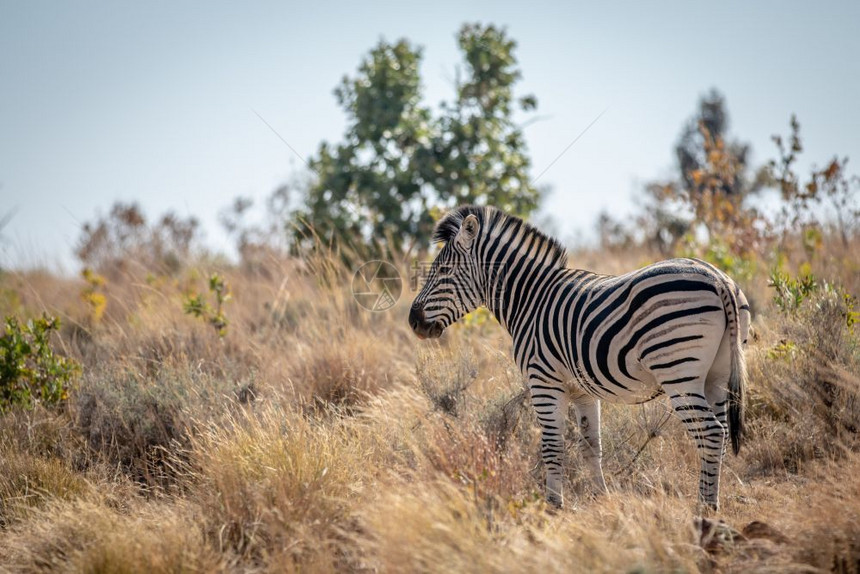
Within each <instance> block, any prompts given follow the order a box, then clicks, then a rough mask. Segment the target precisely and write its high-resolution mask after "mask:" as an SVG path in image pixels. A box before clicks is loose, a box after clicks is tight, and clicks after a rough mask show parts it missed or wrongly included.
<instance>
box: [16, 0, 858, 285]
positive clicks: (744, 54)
mask: <svg viewBox="0 0 860 574" xmlns="http://www.w3.org/2000/svg"><path fill="white" fill-rule="evenodd" d="M467 21H468V22H472V21H481V22H486V23H494V24H497V25H501V26H505V27H507V29H508V31H509V33H510V35H511V36H512V37H513V38H515V39H516V40H517V42H518V43H519V48H518V51H517V54H518V56H519V60H520V64H521V67H522V70H523V76H524V77H523V81H522V83H521V85H520V93H521V94H525V93H533V94H535V95H536V96H537V97H538V100H539V103H540V106H539V111H538V115H539V116H541V117H542V118H543V119H542V120H541V121H538V122H535V123H532V124H530V125H528V127H526V129H525V133H526V139H527V142H528V145H529V148H530V151H531V154H532V157H533V163H534V169H533V174H534V175H537V174H538V173H540V172H541V171H542V170H543V169H544V168H545V167H546V166H547V165H548V164H550V163H551V162H552V160H553V159H554V158H555V157H556V156H557V155H558V154H559V153H560V152H561V151H562V150H563V149H564V148H565V147H566V146H567V145H568V144H569V143H570V141H571V140H572V139H573V138H574V137H576V135H577V134H578V133H579V132H580V131H581V130H582V129H583V128H584V127H585V126H586V125H587V124H588V123H589V122H591V121H592V120H593V119H594V118H595V116H597V115H598V114H599V113H600V112H601V111H602V110H604V109H605V108H608V111H607V112H606V114H605V115H604V116H603V117H602V118H601V119H600V120H599V121H598V122H597V123H596V124H595V125H594V127H592V128H591V130H590V131H589V132H588V133H587V134H585V135H584V136H583V137H582V139H581V140H580V141H579V142H577V143H576V145H574V146H573V147H572V148H571V149H570V150H569V151H568V152H567V153H566V154H565V155H564V157H562V158H561V159H560V160H559V161H558V162H557V163H556V164H555V165H554V166H553V167H552V168H551V169H549V170H548V171H547V172H546V174H544V175H543V177H542V178H541V180H540V183H542V184H548V185H551V186H552V189H553V193H552V195H551V196H550V197H549V198H548V200H547V202H546V205H545V208H544V211H545V212H546V213H549V214H551V215H552V216H553V217H554V218H555V220H556V227H557V230H558V232H559V234H560V235H561V236H562V237H573V236H576V235H577V234H586V235H588V234H590V233H591V232H592V230H593V225H594V220H595V218H596V216H597V215H598V213H599V212H600V211H601V210H603V209H606V210H609V211H611V212H614V213H616V214H624V213H628V212H630V211H631V210H632V209H633V202H632V197H633V196H634V195H635V194H636V192H637V190H638V189H640V188H641V183H642V182H643V181H646V180H648V179H651V178H654V177H658V176H661V175H667V174H669V173H670V172H671V170H672V166H673V157H672V145H673V143H674V141H675V139H676V138H677V135H678V133H679V131H680V129H681V126H682V123H683V122H684V121H685V120H686V119H687V118H688V117H689V116H690V114H691V113H692V112H693V110H694V108H695V105H696V101H697V99H698V97H699V96H700V95H701V94H703V93H705V92H706V91H707V90H708V89H710V88H711V87H712V86H714V87H717V88H719V89H720V90H721V91H722V92H723V93H724V94H725V95H726V98H727V101H728V104H729V111H730V113H731V116H732V130H733V132H734V133H735V134H737V135H739V136H741V137H742V138H743V139H746V140H748V141H750V142H751V143H752V144H753V148H754V152H755V154H754V158H755V160H757V161H761V160H764V159H766V158H768V157H771V156H772V154H773V149H774V148H773V145H772V143H771V142H770V136H771V135H772V134H774V133H776V132H780V133H785V132H786V131H787V123H788V119H789V116H790V115H791V114H792V113H797V114H798V116H799V118H800V121H801V123H802V125H803V133H804V136H805V143H806V148H807V152H808V153H807V154H806V157H807V158H808V160H809V161H812V162H816V163H818V164H822V163H823V162H825V161H826V160H827V159H829V158H830V157H832V156H833V155H834V154H837V153H838V154H840V155H848V156H850V157H852V158H853V165H852V167H854V168H856V165H857V163H858V162H860V139H858V136H857V134H858V128H860V109H858V106H860V104H858V102H860V31H858V30H860V3H858V2H847V1H846V2H831V3H826V4H824V3H811V2H809V3H803V2H784V1H783V2H776V1H772V2H754V3H753V2H709V3H698V2H696V3H694V2H661V3H659V6H658V5H657V4H656V3H646V2H624V3H600V4H599V5H598V4H597V3H594V4H592V5H588V6H583V5H578V4H574V3H525V2H475V3H469V4H468V5H464V3H461V2H448V1H441V0H438V1H434V2H421V3H416V4H414V5H413V4H410V3H405V2H397V3H394V2H391V3H382V2H379V3H373V2H349V3H346V2H343V3H341V2H331V3H328V2H316V3H313V4H310V3H302V4H298V3H286V2H226V1H224V2H214V1H210V2H200V3H197V4H196V5H195V3H191V2H135V3H132V2H107V1H104V2H84V1H70V2H60V1H55V2H41V1H33V0H27V1H20V2H19V1H12V0H0V216H2V215H3V214H5V213H7V212H8V211H9V210H11V209H15V210H17V211H16V213H15V216H14V218H13V220H12V221H11V223H10V224H9V225H8V226H7V227H6V228H5V229H4V230H3V231H2V239H0V242H2V243H0V261H2V262H5V263H6V264H9V263H13V264H23V265H29V264H34V263H46V264H49V265H52V266H53V265H56V264H65V265H66V266H67V267H68V268H69V269H70V270H71V269H73V267H74V261H73V259H72V257H71V255H70V253H71V248H72V246H73V245H74V242H75V240H76V238H77V237H78V231H79V226H80V224H81V223H82V222H84V221H87V220H91V219H92V218H93V217H94V215H95V214H96V213H97V211H99V210H100V211H101V212H102V213H103V212H106V211H107V209H108V208H109V207H110V205H111V204H112V203H113V202H114V201H115V200H120V199H121V200H125V201H130V200H138V201H140V202H141V204H142V205H143V206H144V207H145V209H146V211H147V212H148V213H149V214H150V215H151V216H153V217H154V216H155V215H157V214H159V213H161V212H163V211H165V210H167V209H175V210H176V211H177V212H178V213H180V214H182V215H188V214H194V215H196V216H198V217H199V218H200V219H201V221H202V222H203V224H204V226H205V229H206V237H207V241H208V242H209V243H210V244H212V245H216V246H223V245H225V240H224V238H223V237H222V232H221V229H220V228H219V226H218V225H217V213H218V211H219V210H220V209H222V208H224V207H226V206H227V205H229V203H230V202H231V200H232V198H233V197H235V196H236V195H240V194H241V195H248V196H252V197H255V198H258V199H262V198H263V197H265V196H266V195H267V194H269V193H270V192H271V190H272V189H273V188H275V187H276V186H277V185H278V184H280V183H282V182H284V181H287V180H289V179H290V178H293V177H295V176H296V175H299V174H301V172H302V169H303V167H304V166H303V164H302V163H301V161H299V160H297V159H296V158H295V157H294V156H293V155H292V153H291V152H290V150H289V149H287V148H286V146H284V145H283V143H281V142H280V141H279V140H278V139H277V138H276V137H275V136H274V135H273V134H272V133H271V132H270V131H269V130H268V128H267V127H266V126H265V125H263V124H262V122H261V121H260V120H259V119H258V118H257V117H256V116H255V115H254V110H256V111H257V112H259V113H260V114H261V115H262V116H263V117H265V118H266V119H267V121H268V122H269V123H271V124H272V125H273V126H274V127H275V128H276V129H277V130H278V131H279V132H280V134H281V135H282V136H283V137H284V138H285V139H286V140H287V141H288V142H289V143H290V144H291V145H292V146H293V147H294V148H295V149H296V150H297V151H298V152H299V153H301V154H302V155H303V156H305V157H307V156H309V155H311V154H313V153H314V151H315V150H316V148H317V145H318V144H319V142H320V141H322V140H328V141H338V140H339V138H340V137H341V134H342V132H343V129H344V116H343V114H342V112H341V110H340V109H339V108H338V107H337V104H336V102H335V99H334V97H333V96H332V90H333V88H334V87H335V86H336V85H337V84H338V82H339V81H340V79H341V77H342V76H343V75H344V74H352V73H353V72H354V71H355V69H356V67H357V66H358V63H359V61H360V59H361V57H362V56H363V55H364V54H365V53H366V52H367V51H368V50H369V49H370V48H371V47H372V46H373V45H374V44H376V42H377V41H378V40H379V39H380V38H381V37H384V38H386V39H389V40H395V39H398V38H400V37H406V38H409V39H410V40H411V41H412V42H414V43H416V44H419V45H422V46H424V50H425V51H424V55H425V58H424V64H423V76H424V79H425V94H426V97H427V101H429V102H430V103H432V104H436V103H438V102H439V101H441V100H442V99H447V98H450V96H451V95H452V79H453V77H454V73H455V72H454V70H455V66H456V65H457V64H458V63H459V54H458V52H457V47H456V42H455V33H456V31H457V30H458V28H459V27H460V25H461V24H462V23H463V22H467ZM853 171H855V172H858V171H860V169H853Z"/></svg>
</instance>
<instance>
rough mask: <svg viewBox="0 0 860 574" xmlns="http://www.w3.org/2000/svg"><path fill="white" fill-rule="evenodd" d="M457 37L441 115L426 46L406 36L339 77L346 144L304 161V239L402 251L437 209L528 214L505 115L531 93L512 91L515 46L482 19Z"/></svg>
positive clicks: (534, 196)
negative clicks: (429, 99)
mask: <svg viewBox="0 0 860 574" xmlns="http://www.w3.org/2000/svg"><path fill="white" fill-rule="evenodd" d="M458 42H459V46H460V49H461V51H462V53H463V57H464V60H465V65H464V67H463V72H464V73H463V78H462V79H461V78H459V77H458V79H457V81H456V86H455V87H456V97H455V99H454V100H453V101H452V102H443V103H442V104H441V106H440V108H439V111H438V112H437V113H434V112H433V111H432V110H431V109H430V107H428V106H427V105H426V104H425V103H423V101H422V88H421V77H420V64H421V56H422V51H421V49H420V48H418V47H414V46H412V45H411V44H410V43H409V42H408V41H406V40H400V41H398V42H396V43H393V44H392V43H388V42H385V41H381V42H380V43H379V44H378V45H377V46H376V47H375V48H374V49H372V50H371V52H370V53H369V54H368V55H367V57H365V59H364V60H363V61H362V63H361V65H360V66H359V69H358V73H357V75H356V76H355V77H353V78H349V77H346V78H344V80H343V81H342V82H341V85H340V86H339V87H338V88H337V89H336V90H335V95H336V97H337V100H338V103H339V104H340V105H341V106H342V107H343V109H344V111H345V112H346V114H347V116H348V118H349V121H348V127H347V130H346V134H345V136H344V141H343V142H342V143H340V144H337V145H331V144H328V143H323V144H321V146H320V148H319V151H318V153H317V154H316V156H315V157H313V158H312V159H311V160H310V162H309V163H310V167H311V169H312V170H313V171H314V172H315V174H316V178H315V179H314V181H313V182H312V183H311V184H310V186H309V188H308V190H307V193H306V195H305V198H304V201H303V205H302V207H301V208H300V209H299V210H297V212H296V213H295V215H296V220H297V221H298V222H299V225H297V226H296V236H297V239H298V240H299V244H300V245H308V244H310V243H311V242H315V241H317V240H318V241H321V242H322V243H323V244H324V245H337V246H340V245H349V246H351V247H352V248H353V249H358V250H360V251H365V252H367V251H370V252H375V253H380V252H383V251H385V250H389V251H391V252H399V251H401V250H403V249H404V248H406V247H408V246H409V245H411V244H412V243H417V244H419V245H425V244H426V243H427V242H428V241H429V239H430V234H431V232H432V228H433V223H434V222H433V219H434V211H436V210H440V209H444V208H446V207H452V206H454V205H457V204H459V203H487V204H493V205H497V206H499V207H501V208H502V209H505V210H506V211H510V212H513V213H516V214H518V215H521V216H527V215H529V214H530V213H531V212H532V211H533V210H534V209H535V208H536V207H537V205H538V202H539V200H540V192H539V190H538V189H537V188H535V186H533V185H532V184H531V183H530V179H529V167H530V160H529V157H528V155H527V152H526V146H525V142H524V138H523V134H522V131H521V129H520V128H519V127H518V125H517V124H516V123H515V122H514V120H513V114H514V112H515V111H516V108H517V107H519V108H520V109H522V110H524V111H529V110H534V109H535V108H536V107H537V101H536V99H535V98H534V97H533V96H526V97H523V98H520V99H519V100H516V99H515V96H514V87H515V84H516V83H517V81H518V80H519V79H520V76H521V74H520V71H519V69H518V67H517V60H516V57H515V55H514V50H515V48H516V43H515V42H514V41H513V40H511V39H510V38H509V37H508V36H507V34H506V32H505V31H504V30H503V29H499V28H496V27H494V26H484V25H480V24H475V25H466V26H463V28H462V29H461V30H460V32H459V34H458ZM458 76H459V74H458ZM383 245H384V246H385V248H384V249H383V247H382V246H383Z"/></svg>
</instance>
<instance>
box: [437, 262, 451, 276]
mask: <svg viewBox="0 0 860 574" xmlns="http://www.w3.org/2000/svg"><path fill="white" fill-rule="evenodd" d="M437 272H438V273H439V277H450V276H451V275H452V274H453V273H454V266H453V265H450V264H448V263H443V264H441V265H439V267H438V269H437Z"/></svg>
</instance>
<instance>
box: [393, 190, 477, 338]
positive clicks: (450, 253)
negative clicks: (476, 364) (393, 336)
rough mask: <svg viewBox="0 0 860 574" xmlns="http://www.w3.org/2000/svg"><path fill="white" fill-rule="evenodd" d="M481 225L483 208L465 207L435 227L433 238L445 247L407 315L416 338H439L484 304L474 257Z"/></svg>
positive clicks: (437, 257) (450, 214)
mask: <svg viewBox="0 0 860 574" xmlns="http://www.w3.org/2000/svg"><path fill="white" fill-rule="evenodd" d="M483 221H484V208H481V207H471V206H468V207H461V208H459V209H456V210H455V211H452V212H451V213H449V214H448V215H446V216H445V217H444V218H443V219H442V221H440V222H439V224H438V225H437V226H436V231H435V233H434V235H433V238H434V239H435V240H436V241H439V242H444V243H445V246H444V247H443V248H442V250H441V251H440V252H439V254H438V255H437V256H436V259H434V260H433V263H432V265H431V266H430V269H429V271H428V272H427V274H426V282H425V283H424V287H423V288H422V289H421V292H420V293H418V296H417V297H415V300H414V301H413V302H412V309H410V311H409V325H410V326H411V327H412V330H413V331H415V334H416V335H418V337H419V338H421V339H426V338H431V339H435V338H436V337H439V336H441V335H442V331H444V330H445V329H446V328H447V327H448V326H449V325H451V324H453V323H456V322H457V321H458V320H459V319H460V317H462V316H463V315H465V314H466V313H469V312H471V311H474V310H475V309H477V308H478V307H479V306H480V305H482V304H483V302H484V301H483V296H482V293H483V289H482V286H481V283H480V282H481V278H480V274H479V273H478V271H479V265H478V258H477V255H476V252H477V243H478V239H479V236H480V234H481V226H482V223H483Z"/></svg>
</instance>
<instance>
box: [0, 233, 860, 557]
mask: <svg viewBox="0 0 860 574" xmlns="http://www.w3.org/2000/svg"><path fill="white" fill-rule="evenodd" d="M783 253H784V255H783V258H782V260H781V261H780V266H781V268H782V269H783V270H784V271H785V273H786V274H787V276H788V279H787V280H786V281H784V282H783V283H782V284H781V286H780V288H779V289H777V288H774V287H773V286H769V285H768V283H769V274H770V269H769V263H768V262H767V261H765V260H764V259H762V260H759V261H757V262H756V261H753V262H752V264H751V265H747V266H746V267H745V270H744V271H743V275H744V277H742V278H740V279H739V280H740V282H741V284H742V286H743V289H744V290H745V292H746V293H747V295H748V297H749V299H750V300H751V302H752V305H753V310H754V320H753V329H754V333H755V335H754V337H753V338H752V340H751V342H750V347H749V349H748V352H747V360H748V369H749V373H750V377H749V387H748V393H747V422H748V431H749V432H748V436H747V440H746V443H745V445H744V447H743V449H742V451H741V454H740V456H739V457H731V456H729V457H727V463H726V465H725V466H724V470H723V479H722V495H721V503H722V507H721V510H720V511H719V513H717V514H716V515H710V516H706V517H705V518H706V519H707V520H706V521H705V522H704V526H703V523H702V520H701V518H702V516H701V514H699V513H698V511H697V507H696V489H697V476H698V460H697V457H696V453H695V449H694V447H693V443H692V441H691V440H690V439H689V438H688V437H687V436H685V434H684V432H683V429H682V428H681V427H680V425H679V423H678V422H677V421H676V420H675V417H673V416H669V411H668V407H667V404H666V402H665V401H664V400H657V401H654V402H652V403H650V404H647V405H642V406H634V407H630V406H612V405H605V406H604V426H603V437H604V448H605V463H604V464H605V472H606V479H607V483H608V485H609V490H610V493H609V494H607V495H603V496H598V497H595V496H594V495H593V494H592V491H591V489H590V486H589V484H588V481H587V479H586V477H585V475H584V474H583V473H582V471H581V465H580V464H579V459H578V456H579V454H578V449H577V435H576V433H577V431H576V429H575V425H573V426H572V427H571V428H570V430H569V431H568V434H569V440H568V453H567V461H568V465H567V477H568V484H567V486H566V506H565V508H564V509H563V510H561V511H558V512H550V511H549V510H548V508H547V507H546V505H545V503H544V502H543V498H542V480H543V479H542V469H541V467H540V465H539V458H538V439H539V433H538V427H537V425H536V424H535V421H534V416H533V414H532V413H531V412H530V410H529V409H528V408H527V405H524V404H522V403H521V402H520V401H519V400H518V396H519V394H520V392H521V391H522V382H521V379H520V376H519V374H518V372H517V370H516V368H515V367H514V365H513V363H512V361H511V358H510V354H509V345H510V342H509V337H508V336H507V334H506V333H504V332H503V331H502V330H501V328H500V327H499V326H498V325H497V324H495V322H494V321H493V320H492V319H488V318H487V316H486V315H485V314H483V313H480V312H479V313H476V314H474V315H472V316H470V317H467V318H466V320H464V321H462V322H461V324H458V325H456V326H454V327H452V328H450V329H449V331H448V332H447V333H446V335H445V336H444V337H443V338H442V339H441V340H439V341H435V342H427V341H418V340H417V339H416V338H415V337H414V336H413V334H412V333H411V331H410V329H409V327H408V325H407V321H406V315H407V312H408V309H409V303H410V299H411V297H412V296H413V295H414V294H413V293H411V292H410V291H409V290H408V288H407V289H406V290H405V292H404V294H403V296H402V297H401V298H400V300H399V302H398V303H397V305H396V306H395V307H394V308H392V309H390V310H388V311H386V312H377V313H371V312H368V311H365V310H363V309H362V308H360V307H359V306H358V305H357V304H356V303H355V301H354V299H353V297H352V293H351V289H350V284H351V279H352V269H351V268H350V267H349V266H346V265H342V264H340V263H335V262H334V261H332V260H330V259H325V258H320V257H316V258H310V259H307V260H304V261H299V260H295V259H289V258H276V257H271V258H265V257H264V258H261V259H260V263H259V264H258V265H255V266H254V267H253V268H249V267H247V266H241V265H229V264H226V263H223V262H219V261H217V260H206V259H203V260H198V261H197V262H196V263H194V264H191V265H188V266H186V267H183V268H181V269H179V270H176V269H174V270H172V271H171V272H164V270H163V269H161V270H156V269H152V268H147V267H146V266H145V265H140V264H138V263H135V262H126V264H124V265H122V266H121V267H118V268H115V269H113V270H112V272H111V273H106V274H105V277H104V278H101V277H98V276H94V275H88V276H87V277H86V279H68V278H60V277H57V276H53V275H51V274H49V273H46V272H37V271H30V272H12V271H6V272H3V273H2V275H0V293H2V298H1V299H0V307H1V308H0V311H2V312H3V313H4V314H6V315H9V314H16V315H18V316H21V317H36V316H38V315H39V314H40V313H42V312H43V311H47V312H48V313H50V314H52V315H55V316H58V317H60V318H61V320H62V326H61V328H60V329H59V331H58V332H57V333H55V334H54V335H53V338H52V344H53V347H54V349H55V350H56V351H57V353H58V354H61V355H63V356H66V357H68V358H71V359H74V360H75V361H77V362H78V363H79V364H80V367H81V368H80V376H79V377H78V378H77V379H76V381H75V382H74V384H73V385H71V388H70V389H69V393H68V399H67V400H65V401H63V402H61V403H60V404H58V405H57V406H53V407H45V406H40V405H36V408H34V409H32V410H28V409H25V408H17V407H16V408H8V409H7V410H6V412H5V413H4V414H2V416H0V569H2V570H5V571H10V572H44V571H86V572H118V571H128V572H197V571H241V572H256V571H260V572H264V571H272V572H284V571H379V572H403V571H444V572H451V571H455V572H456V571H462V572H534V571H543V572H556V571H558V572H560V571H607V572H617V571H637V572H648V571H667V570H672V571H706V572H707V571H715V570H716V571H738V572H739V571H756V570H758V571H799V572H812V571H819V570H824V571H838V572H857V571H860V481H858V480H857V476H858V475H860V454H858V450H857V440H856V439H857V430H858V428H860V403H858V394H860V326H856V325H852V321H853V320H854V319H856V314H854V313H853V311H852V307H851V305H852V301H851V300H850V299H849V298H846V296H845V295H846V294H848V293H854V294H856V293H860V242H858V241H857V239H856V237H855V238H849V240H848V241H847V242H846V241H843V240H841V239H840V238H838V237H837V236H835V235H830V234H827V235H825V236H824V237H823V240H822V242H821V244H820V245H818V246H817V247H816V253H815V254H814V257H811V262H810V261H807V259H810V258H809V257H807V256H808V255H809V254H808V253H806V254H804V252H803V250H802V249H800V248H798V249H795V250H794V251H791V250H788V251H785V250H784V251H783ZM785 253H787V255H785ZM659 258H660V256H659V255H657V254H656V253H651V252H649V251H647V250H645V249H625V250H623V251H622V250H618V251H591V252H589V251H584V252H578V253H573V254H572V255H571V260H570V263H571V265H573V266H576V267H583V268H589V269H593V270H595V271H601V272H607V273H617V272H622V271H626V270H630V269H633V268H635V267H638V266H640V265H643V264H646V263H649V262H651V261H653V260H656V259H659ZM801 267H803V269H802V272H803V273H810V272H811V273H812V274H813V275H814V276H815V277H816V280H815V283H814V285H813V284H812V283H809V284H808V285H807V286H806V287H804V286H803V285H801V283H797V282H794V280H793V278H794V277H797V276H798V275H797V274H798V273H800V272H801V271H800V268H801ZM402 270H403V275H404V277H406V276H408V275H409V273H410V270H409V266H408V265H407V264H405V263H404V264H403V266H402ZM215 272H217V273H218V274H219V277H220V281H218V280H216V281H214V282H212V283H211V284H210V282H209V278H210V276H211V275H212V274H213V273H215ZM407 284H408V282H407ZM218 285H223V286H224V290H222V293H224V292H225V291H229V293H230V295H231V298H230V300H229V301H227V302H225V303H224V305H223V308H222V313H221V316H220V317H219V315H218V313H217V303H216V301H215V297H216V293H215V291H217V289H216V288H217V287H218ZM210 287H212V290H210V289H209V288H210ZM189 293H197V294H200V298H197V299H196V303H195V298H194V297H193V296H189ZM776 295H782V298H781V299H777V300H775V298H774V297H775V296H776ZM195 304H196V308H197V309H198V311H199V312H197V313H196V315H195V312H194V308H195ZM854 311H856V308H854ZM197 315H199V316H197ZM223 319H226V321H224V320H223ZM225 323H226V326H225ZM219 330H220V331H221V334H222V335H223V336H219ZM719 520H722V521H724V522H725V526H722V525H720V524H719V522H718V521H719Z"/></svg>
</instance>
